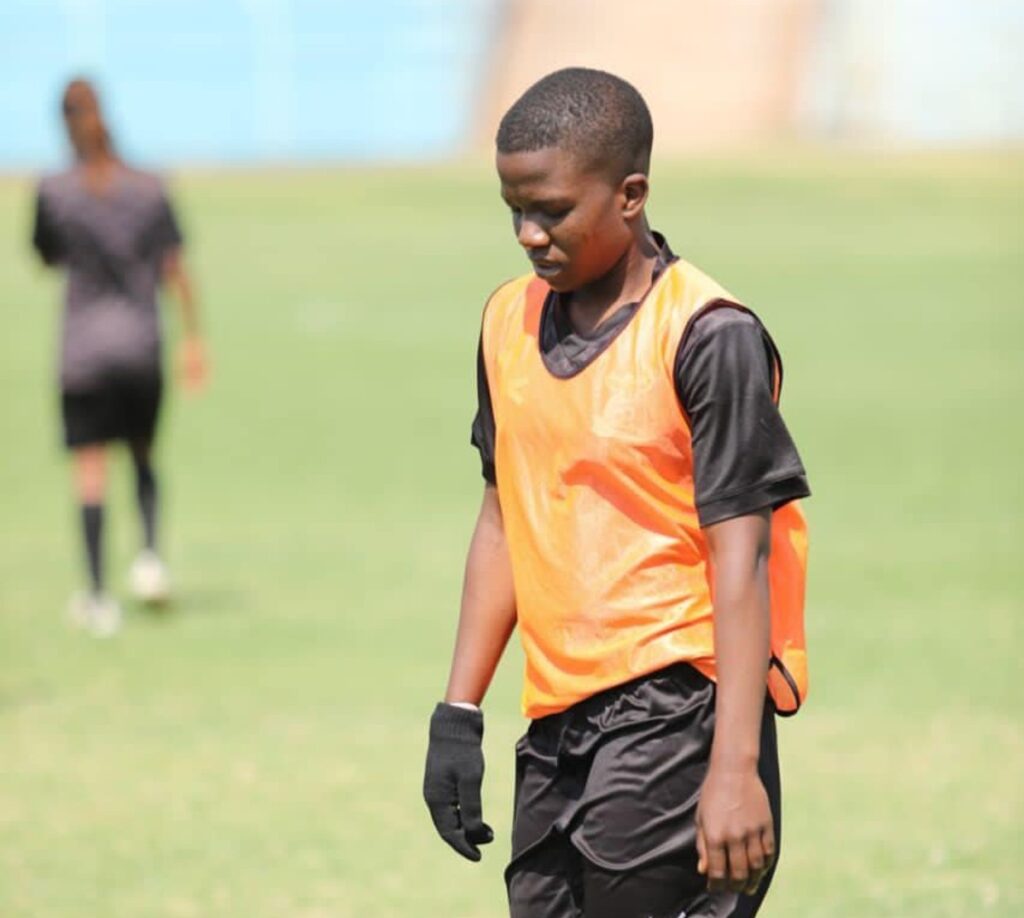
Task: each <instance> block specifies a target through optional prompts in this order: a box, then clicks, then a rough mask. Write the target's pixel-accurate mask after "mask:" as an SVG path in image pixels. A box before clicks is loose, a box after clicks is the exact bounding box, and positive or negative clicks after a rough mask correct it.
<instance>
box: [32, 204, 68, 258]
mask: <svg viewBox="0 0 1024 918" xmlns="http://www.w3.org/2000/svg"><path fill="white" fill-rule="evenodd" d="M32 246H33V248H35V250H36V252H38V253H39V257H40V258H41V259H42V260H43V262H44V263H45V264H47V265H51V266H52V265H56V264H59V263H60V261H61V259H62V257H63V250H62V245H61V241H60V234H59V232H58V230H57V225H56V221H55V219H54V217H53V213H52V212H51V208H50V204H49V202H48V200H47V198H46V195H45V193H44V191H43V189H42V188H40V189H39V191H38V192H37V194H36V207H35V219H34V221H33V226H32Z"/></svg>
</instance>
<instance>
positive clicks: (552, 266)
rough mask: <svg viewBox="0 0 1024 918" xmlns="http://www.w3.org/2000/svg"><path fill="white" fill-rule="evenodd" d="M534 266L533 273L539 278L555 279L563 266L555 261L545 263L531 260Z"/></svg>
mask: <svg viewBox="0 0 1024 918" xmlns="http://www.w3.org/2000/svg"><path fill="white" fill-rule="evenodd" d="M530 262H531V264H532V265H533V273H534V274H536V275H537V277H553V276H554V275H556V274H558V273H559V272H560V271H561V270H562V266H561V265H560V264H558V263H557V262H554V261H544V260H543V259H540V258H538V259H533V258H531V259H530Z"/></svg>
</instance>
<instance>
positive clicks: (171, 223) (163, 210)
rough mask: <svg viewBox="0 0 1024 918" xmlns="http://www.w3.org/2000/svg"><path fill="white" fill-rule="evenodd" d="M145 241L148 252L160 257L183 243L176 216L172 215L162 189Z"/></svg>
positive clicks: (169, 203)
mask: <svg viewBox="0 0 1024 918" xmlns="http://www.w3.org/2000/svg"><path fill="white" fill-rule="evenodd" d="M146 241H147V243H148V247H149V250H150V251H151V252H153V253H154V254H156V255H162V254H164V253H165V252H168V251H170V250H171V249H176V248H178V247H179V246H180V245H181V244H182V241H183V237H182V234H181V227H180V225H179V224H178V218H177V215H176V214H175V213H174V208H173V207H172V206H171V202H170V199H169V198H168V197H167V194H166V193H165V192H164V191H163V190H162V189H161V193H160V198H159V200H158V201H157V205H156V213H155V215H154V218H153V222H152V225H151V226H150V230H149V233H148V234H147V240H146Z"/></svg>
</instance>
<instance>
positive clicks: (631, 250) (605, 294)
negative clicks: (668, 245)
mask: <svg viewBox="0 0 1024 918" xmlns="http://www.w3.org/2000/svg"><path fill="white" fill-rule="evenodd" d="M658 252H659V249H658V243H657V241H656V240H655V239H654V236H653V235H652V233H651V231H650V228H649V227H648V226H647V222H646V221H642V222H641V224H640V225H639V226H638V227H637V231H636V233H634V237H633V239H632V241H631V242H630V245H629V247H628V248H627V249H626V251H625V252H624V253H623V255H622V257H621V258H620V259H619V260H618V261H617V262H616V263H615V264H614V265H613V266H612V268H611V270H610V271H608V272H607V273H606V274H604V275H603V276H601V277H600V278H598V279H597V280H595V281H592V282H591V283H589V284H587V285H586V286H585V287H580V288H579V289H578V290H574V291H573V292H572V298H571V300H570V307H569V308H570V315H571V317H572V320H573V324H574V325H576V326H577V327H578V328H580V329H581V330H587V329H593V328H595V327H596V326H598V325H600V324H601V322H602V321H604V319H605V318H607V317H608V316H609V315H611V314H612V313H613V312H615V311H616V310H617V309H618V308H619V307H620V306H623V305H625V304H626V303H635V302H636V301H637V300H639V299H641V298H642V297H643V295H644V294H645V293H646V292H647V290H648V289H649V288H650V286H651V274H652V272H653V271H654V263H655V261H656V260H657V258H658Z"/></svg>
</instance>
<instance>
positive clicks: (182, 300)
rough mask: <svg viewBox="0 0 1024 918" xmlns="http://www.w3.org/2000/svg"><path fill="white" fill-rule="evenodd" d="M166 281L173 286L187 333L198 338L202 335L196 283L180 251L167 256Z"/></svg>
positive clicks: (183, 326) (165, 266) (183, 327)
mask: <svg viewBox="0 0 1024 918" xmlns="http://www.w3.org/2000/svg"><path fill="white" fill-rule="evenodd" d="M164 283H165V284H166V285H167V286H168V287H170V288H171V291H172V294H173V296H174V299H175V300H177V302H178V308H179V309H180V310H181V324H182V329H183V330H184V332H185V335H186V336H187V337H189V338H198V337H199V335H200V327H199V304H198V301H197V298H196V291H195V285H194V284H193V283H192V277H191V275H190V274H189V273H188V269H187V268H186V267H185V263H184V261H183V260H182V256H181V253H180V252H178V251H175V252H173V253H171V254H169V255H168V256H167V258H166V261H165V264H164Z"/></svg>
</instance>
